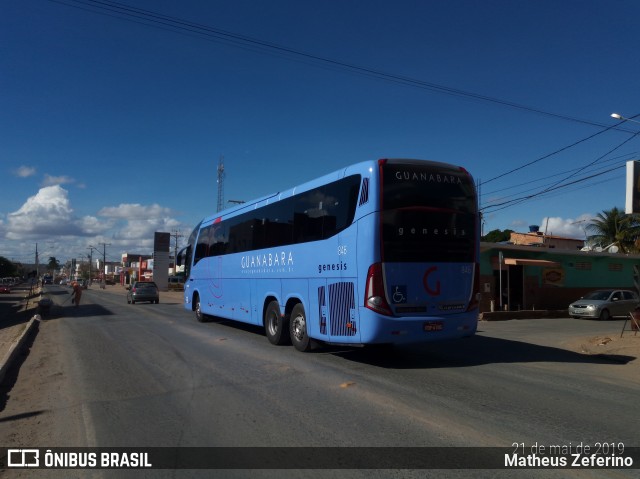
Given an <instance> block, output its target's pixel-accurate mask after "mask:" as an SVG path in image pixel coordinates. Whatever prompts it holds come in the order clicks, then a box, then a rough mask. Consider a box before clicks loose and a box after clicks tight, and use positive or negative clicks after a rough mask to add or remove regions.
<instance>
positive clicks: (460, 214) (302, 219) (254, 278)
mask: <svg viewBox="0 0 640 479" xmlns="http://www.w3.org/2000/svg"><path fill="white" fill-rule="evenodd" d="M478 260H479V213H478V203H477V195H476V190H475V186H474V183H473V179H472V177H471V175H470V174H469V173H468V172H467V171H466V170H465V169H464V168H461V167H459V166H454V165H450V164H446V163H439V162H434V161H426V160H401V159H383V160H378V161H368V162H363V163H358V164H355V165H351V166H348V167H346V168H343V169H341V170H339V171H336V172H334V173H331V174H328V175H326V176H323V177H321V178H318V179H315V180H313V181H310V182H308V183H305V184H302V185H300V186H296V187H294V188H291V189H289V190H286V191H283V192H280V193H276V194H273V195H269V196H266V197H264V198H260V199H257V200H254V201H249V202H246V203H243V204H240V205H238V206H235V207H233V208H230V209H228V210H224V211H222V212H220V213H218V214H215V215H212V216H209V217H207V218H205V219H203V220H202V221H201V222H200V223H199V224H198V225H197V226H196V227H195V229H194V230H193V233H191V236H190V237H189V240H188V245H187V246H186V247H185V248H184V249H183V250H182V251H181V252H180V255H179V258H178V264H184V266H185V275H186V281H185V285H184V306H185V308H186V309H188V310H192V311H194V312H195V316H196V318H197V319H198V321H206V320H207V319H208V318H209V317H210V316H214V317H219V318H226V319H231V320H236V321H241V322H244V323H250V324H255V325H259V326H263V327H264V328H265V332H266V336H267V338H268V339H269V341H270V342H271V343H273V344H290V343H292V344H293V345H294V347H295V348H296V349H298V350H300V351H307V350H309V349H310V348H311V344H312V340H317V341H319V342H325V343H330V344H349V345H366V344H406V343H418V342H430V341H438V340H445V339H452V338H460V337H464V336H471V335H473V334H474V333H475V331H476V328H477V320H478V299H479V295H478V291H479V284H478V282H479V265H478Z"/></svg>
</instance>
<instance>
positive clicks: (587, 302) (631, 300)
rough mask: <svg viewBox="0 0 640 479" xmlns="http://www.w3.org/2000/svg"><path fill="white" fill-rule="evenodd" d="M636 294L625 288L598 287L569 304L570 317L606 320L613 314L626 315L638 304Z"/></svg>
mask: <svg viewBox="0 0 640 479" xmlns="http://www.w3.org/2000/svg"><path fill="white" fill-rule="evenodd" d="M638 302H639V301H638V295H637V294H636V293H635V292H634V291H629V290H626V289H600V290H597V291H592V292H591V293H589V294H586V295H585V296H583V297H582V298H580V299H579V300H578V301H575V302H573V303H571V304H570V305H569V316H571V317H572V318H597V319H602V320H607V319H609V318H611V317H613V316H627V315H628V314H629V313H630V312H631V311H633V310H634V309H635V308H636V307H637V306H638Z"/></svg>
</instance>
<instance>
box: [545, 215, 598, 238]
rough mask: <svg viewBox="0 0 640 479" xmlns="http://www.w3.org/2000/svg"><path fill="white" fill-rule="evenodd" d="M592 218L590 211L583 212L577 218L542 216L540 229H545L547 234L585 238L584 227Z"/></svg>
mask: <svg viewBox="0 0 640 479" xmlns="http://www.w3.org/2000/svg"><path fill="white" fill-rule="evenodd" d="M593 218H594V215H593V214H591V213H583V214H581V215H580V216H578V217H577V218H566V219H565V218H560V217H549V218H542V221H541V222H540V231H542V232H544V231H546V232H547V234H549V235H554V236H565V237H568V238H576V239H585V227H586V226H587V225H588V224H589V223H590V222H591V220H592V219H593ZM547 220H548V222H547Z"/></svg>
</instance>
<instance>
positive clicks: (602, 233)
mask: <svg viewBox="0 0 640 479" xmlns="http://www.w3.org/2000/svg"><path fill="white" fill-rule="evenodd" d="M586 230H587V231H589V232H590V233H593V234H591V235H590V236H589V237H588V238H587V240H588V241H589V242H590V243H591V244H600V245H601V246H602V247H607V246H613V245H615V246H617V247H618V248H619V249H620V251H621V252H622V253H630V252H635V251H636V250H637V248H636V245H635V241H636V238H638V236H640V223H639V222H638V219H637V218H636V217H635V216H633V215H628V214H626V213H624V211H622V210H620V209H618V208H615V207H614V208H612V209H610V210H604V211H603V212H601V213H598V214H597V215H596V217H595V218H594V219H593V220H592V221H591V223H590V224H588V225H587V226H586Z"/></svg>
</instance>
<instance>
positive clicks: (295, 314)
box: [289, 303, 311, 353]
mask: <svg viewBox="0 0 640 479" xmlns="http://www.w3.org/2000/svg"><path fill="white" fill-rule="evenodd" d="M289 335H290V336H291V342H292V343H293V347H294V348H296V349H297V350H298V351H301V352H303V353H304V352H307V351H310V350H311V338H309V335H308V334H307V315H306V314H305V313H304V306H302V304H301V303H298V304H296V305H295V306H294V307H293V311H291V317H290V318H289Z"/></svg>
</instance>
